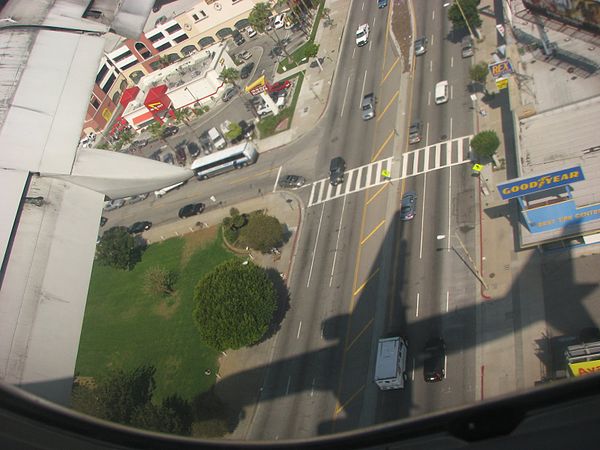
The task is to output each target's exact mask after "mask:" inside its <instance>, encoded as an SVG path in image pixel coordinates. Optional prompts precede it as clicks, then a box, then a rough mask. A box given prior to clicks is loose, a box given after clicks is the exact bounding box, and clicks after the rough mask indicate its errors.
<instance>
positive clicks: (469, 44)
mask: <svg viewBox="0 0 600 450" xmlns="http://www.w3.org/2000/svg"><path fill="white" fill-rule="evenodd" d="M461 55H462V57H463V58H469V57H471V56H473V39H471V36H465V37H464V38H463V40H462V51H461Z"/></svg>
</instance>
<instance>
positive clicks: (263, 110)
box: [256, 103, 273, 117]
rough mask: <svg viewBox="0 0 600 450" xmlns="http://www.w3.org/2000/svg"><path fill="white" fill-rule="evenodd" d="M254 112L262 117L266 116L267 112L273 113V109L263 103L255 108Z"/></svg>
mask: <svg viewBox="0 0 600 450" xmlns="http://www.w3.org/2000/svg"><path fill="white" fill-rule="evenodd" d="M256 114H258V115H259V116H260V117H264V116H268V115H269V114H273V110H272V109H271V107H270V106H269V105H266V104H264V103H263V104H261V105H260V106H258V107H257V108H256Z"/></svg>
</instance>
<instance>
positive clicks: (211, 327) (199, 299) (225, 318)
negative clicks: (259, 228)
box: [193, 259, 277, 350]
mask: <svg viewBox="0 0 600 450" xmlns="http://www.w3.org/2000/svg"><path fill="white" fill-rule="evenodd" d="M194 301H195V303H196V306H195V308H194V312H193V318H194V322H195V324H196V327H197V328H198V331H199V333H200V336H201V337H202V339H203V340H204V342H206V343H207V344H208V345H210V346H211V347H213V348H215V349H217V350H226V349H228V348H231V349H237V348H240V347H244V346H247V345H252V344H254V343H256V342H258V341H259V340H260V339H261V338H262V337H263V336H264V334H265V332H266V331H267V329H268V327H269V323H270V322H271V320H272V318H273V313H274V312H275V308H276V305H277V293H276V291H275V287H274V286H273V283H272V281H271V280H269V277H268V276H267V273H266V272H265V270H264V269H262V268H260V267H258V266H256V265H255V264H253V263H252V262H249V261H245V262H242V261H240V260H239V259H232V260H229V261H226V262H224V263H222V264H220V265H219V266H217V267H216V268H215V269H214V270H213V271H212V272H210V273H208V274H207V275H205V276H204V277H203V278H202V279H201V280H200V281H199V282H198V284H197V285H196V289H195V292H194Z"/></svg>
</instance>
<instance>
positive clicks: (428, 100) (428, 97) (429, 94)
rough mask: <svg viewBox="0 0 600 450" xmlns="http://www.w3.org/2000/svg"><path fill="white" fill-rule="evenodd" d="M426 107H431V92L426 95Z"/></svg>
mask: <svg viewBox="0 0 600 450" xmlns="http://www.w3.org/2000/svg"><path fill="white" fill-rule="evenodd" d="M427 106H431V91H429V92H428V93H427Z"/></svg>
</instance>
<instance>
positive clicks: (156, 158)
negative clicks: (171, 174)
mask: <svg viewBox="0 0 600 450" xmlns="http://www.w3.org/2000/svg"><path fill="white" fill-rule="evenodd" d="M161 153H162V150H156V151H155V152H154V153H152V154H151V155H150V159H155V160H156V161H160V154H161Z"/></svg>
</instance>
